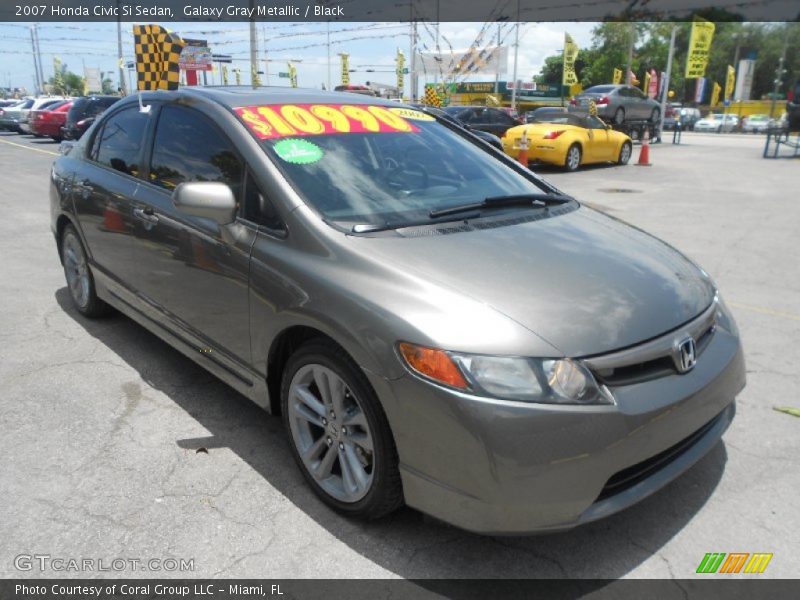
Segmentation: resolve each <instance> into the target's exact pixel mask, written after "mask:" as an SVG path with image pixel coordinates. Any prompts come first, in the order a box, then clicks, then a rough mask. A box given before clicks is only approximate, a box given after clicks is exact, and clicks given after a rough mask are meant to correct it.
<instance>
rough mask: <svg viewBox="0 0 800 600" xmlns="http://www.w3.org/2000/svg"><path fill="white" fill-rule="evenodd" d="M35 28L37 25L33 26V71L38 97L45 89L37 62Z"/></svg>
mask: <svg viewBox="0 0 800 600" xmlns="http://www.w3.org/2000/svg"><path fill="white" fill-rule="evenodd" d="M35 27H36V25H31V56H33V70H34V72H35V75H36V95H37V96H38V95H39V94H40V93H42V91H43V89H42V80H41V77H40V75H39V63H38V61H37V60H36V59H37V55H36V40H35V39H34V37H33V30H34V28H35Z"/></svg>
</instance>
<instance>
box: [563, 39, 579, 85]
mask: <svg viewBox="0 0 800 600" xmlns="http://www.w3.org/2000/svg"><path fill="white" fill-rule="evenodd" d="M577 57H578V44H576V43H575V42H574V41H573V40H572V37H571V36H570V35H569V34H568V33H565V34H564V76H563V77H562V79H561V84H562V85H575V84H576V83H578V74H577V73H576V72H575V59H576V58H577Z"/></svg>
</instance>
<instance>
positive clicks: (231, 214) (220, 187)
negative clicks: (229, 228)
mask: <svg viewBox="0 0 800 600" xmlns="http://www.w3.org/2000/svg"><path fill="white" fill-rule="evenodd" d="M172 203H173V204H174V205H175V208H177V209H178V210H179V211H181V212H183V213H186V214H187V215H191V216H193V217H200V218H201V219H211V220H212V221H214V222H215V223H217V224H219V225H227V224H228V223H233V221H234V220H235V219H236V198H235V197H234V196H233V191H232V190H231V188H230V187H228V186H227V185H225V184H224V183H217V182H214V181H192V182H189V183H181V184H179V185H178V187H176V188H175V191H174V192H172Z"/></svg>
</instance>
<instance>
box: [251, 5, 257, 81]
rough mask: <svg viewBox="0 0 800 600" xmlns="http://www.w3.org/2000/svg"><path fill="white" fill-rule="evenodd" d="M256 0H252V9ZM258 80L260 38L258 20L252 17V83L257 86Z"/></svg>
mask: <svg viewBox="0 0 800 600" xmlns="http://www.w3.org/2000/svg"><path fill="white" fill-rule="evenodd" d="M253 4H254V1H253V0H250V9H251V11H252V10H253ZM251 14H253V13H252V12H251ZM257 80H258V39H257V38H256V22H255V20H254V19H252V18H251V19H250V84H251V85H252V86H253V88H255V87H256V81H257Z"/></svg>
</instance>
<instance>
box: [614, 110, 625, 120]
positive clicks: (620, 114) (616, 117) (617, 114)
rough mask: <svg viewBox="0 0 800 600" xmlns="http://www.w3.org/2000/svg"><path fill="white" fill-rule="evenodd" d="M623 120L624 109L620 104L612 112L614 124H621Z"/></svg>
mask: <svg viewBox="0 0 800 600" xmlns="http://www.w3.org/2000/svg"><path fill="white" fill-rule="evenodd" d="M624 122H625V109H624V108H622V107H621V106H620V107H619V108H618V109H617V110H616V112H615V113H614V124H615V125H622V124H623V123H624Z"/></svg>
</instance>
